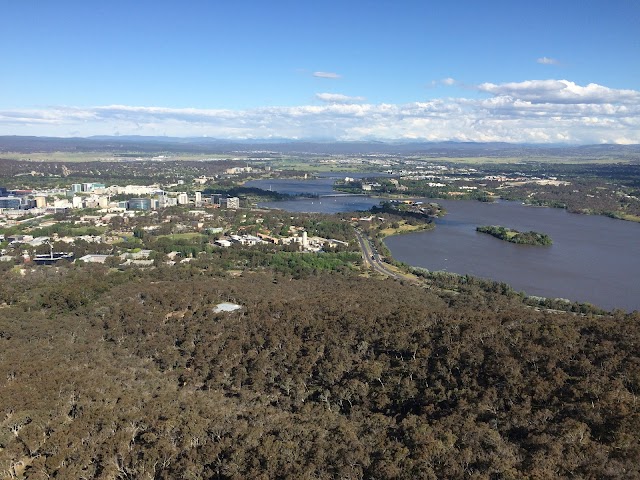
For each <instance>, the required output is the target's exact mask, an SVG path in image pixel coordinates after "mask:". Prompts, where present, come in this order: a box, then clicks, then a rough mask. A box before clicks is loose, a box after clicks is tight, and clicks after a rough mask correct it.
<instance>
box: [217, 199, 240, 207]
mask: <svg viewBox="0 0 640 480" xmlns="http://www.w3.org/2000/svg"><path fill="white" fill-rule="evenodd" d="M221 203H223V205H224V206H225V207H227V208H233V209H238V208H240V199H239V198H238V197H227V198H225V199H223V201H221Z"/></svg>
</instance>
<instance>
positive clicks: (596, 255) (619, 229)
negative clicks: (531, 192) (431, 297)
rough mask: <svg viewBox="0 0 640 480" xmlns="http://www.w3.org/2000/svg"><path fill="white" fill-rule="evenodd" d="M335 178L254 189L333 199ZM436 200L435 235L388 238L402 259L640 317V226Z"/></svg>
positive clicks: (329, 206)
mask: <svg viewBox="0 0 640 480" xmlns="http://www.w3.org/2000/svg"><path fill="white" fill-rule="evenodd" d="M346 175H349V176H353V175H352V174H346ZM366 176H369V175H366ZM335 178H340V177H338V176H334V178H332V177H328V178H321V179H314V180H306V181H305V180H273V181H270V180H259V181H256V182H252V183H253V185H250V186H258V187H260V188H265V189H268V188H269V185H271V186H272V189H273V190H275V191H278V192H282V193H307V194H318V195H324V194H329V193H331V185H332V183H333V181H334V179H335ZM265 184H266V187H265V186H264V185H265ZM307 187H308V188H307ZM427 200H428V199H427ZM435 201H437V202H438V203H440V204H441V205H442V206H444V208H445V209H446V210H447V215H446V216H444V217H443V218H440V219H437V220H436V228H435V229H434V230H431V231H426V232H419V233H411V234H405V235H398V236H394V237H389V238H387V239H386V240H385V243H386V245H387V247H388V248H389V250H390V251H391V253H392V254H393V256H394V258H396V259H397V260H400V261H402V262H405V263H407V264H409V265H414V266H418V267H424V268H427V269H429V270H433V271H436V270H444V271H448V272H454V273H459V274H469V275H474V276H477V277H482V278H488V279H492V280H496V281H500V282H505V283H508V284H509V285H511V286H512V287H513V288H514V289H515V290H518V291H524V292H525V293H526V294H528V295H536V296H542V297H560V298H567V299H569V300H572V301H579V302H589V303H592V304H594V305H598V306H600V307H603V308H606V309H614V308H622V309H625V310H628V311H631V310H640V281H638V276H639V274H640V224H638V223H632V222H625V221H622V220H614V219H611V218H607V217H601V216H590V215H577V214H572V213H568V212H566V211H565V210H560V209H553V208H540V207H530V206H525V205H522V204H520V203H517V202H503V201H499V202H496V203H481V202H477V201H468V200H435ZM379 202H380V199H377V198H371V197H364V196H359V197H336V198H332V197H324V198H318V199H308V198H306V199H305V198H297V199H295V200H290V201H284V202H266V203H264V204H260V205H261V206H265V207H269V208H282V209H285V210H288V211H293V212H321V213H336V212H346V211H350V210H366V209H368V208H370V207H371V206H372V205H377V204H379ZM480 225H502V226H505V227H509V228H514V229H516V230H520V231H528V230H535V231H538V232H541V233H546V234H548V235H549V236H550V237H551V238H552V239H553V245H551V246H547V247H534V246H528V245H515V244H512V243H508V242H504V241H502V240H498V239H497V238H494V237H492V236H490V235H487V234H482V233H478V232H476V231H475V229H476V227H477V226H480Z"/></svg>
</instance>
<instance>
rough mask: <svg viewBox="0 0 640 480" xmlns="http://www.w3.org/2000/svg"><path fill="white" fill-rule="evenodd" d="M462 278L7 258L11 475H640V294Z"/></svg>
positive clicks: (0, 363) (3, 421) (4, 358)
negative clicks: (575, 305) (564, 299)
mask: <svg viewBox="0 0 640 480" xmlns="http://www.w3.org/2000/svg"><path fill="white" fill-rule="evenodd" d="M448 281H449V284H447V285H440V286H439V285H438V284H437V281H435V280H433V279H432V280H431V283H429V284H422V285H409V284H406V283H402V282H398V281H394V280H390V279H387V280H381V279H375V278H364V277H361V276H358V275H357V273H356V272H353V271H343V272H342V273H326V272H324V273H323V272H322V271H317V272H316V273H309V274H307V275H297V276H296V278H294V277H292V276H291V275H290V274H286V273H284V274H283V273H278V272H276V271H273V270H269V269H267V270H264V271H261V272H259V273H256V272H251V271H250V270H245V271H244V272H243V273H242V274H241V275H240V276H235V277H233V276H229V275H228V274H227V273H224V272H222V271H220V270H206V269H203V268H200V267H197V266H194V265H185V266H180V267H174V268H171V269H169V268H163V267H160V268H156V269H152V270H146V271H145V270H138V269H129V270H124V271H118V270H109V269H107V268H106V267H103V266H95V267H94V266H89V265H85V266H83V267H73V266H70V267H65V268H43V269H39V270H34V271H26V272H25V273H24V274H20V273H17V272H15V270H6V271H4V272H3V273H2V276H1V277H0V352H1V353H2V354H1V355H0V478H28V479H47V478H65V479H81V478H84V479H133V478H136V479H175V478H184V479H197V478H213V479H215V478H218V479H241V478H318V479H319V478H352V479H357V478H374V479H376V478H377V479H383V478H407V479H409V478H432V479H436V478H479V479H480V478H491V479H498V478H505V479H507V478H513V479H515V478H532V479H548V478H609V479H615V478H640V441H639V434H638V432H639V431H640V412H639V407H640V401H639V399H638V394H639V391H640V360H639V358H638V345H639V344H640V328H639V326H640V315H639V314H638V313H637V312H636V313H632V314H625V313H623V312H613V313H612V314H608V315H595V314H591V313H587V314H576V313H566V312H559V311H557V310H545V309H540V308H532V307H530V306H527V305H525V304H524V303H523V301H522V298H521V297H520V296H518V295H515V294H513V293H510V292H508V291H505V290H504V288H501V286H500V285H499V284H490V283H486V282H485V283H480V282H475V283H474V282H473V281H462V280H460V281H458V282H454V283H451V282H452V281H451V279H449V280H448ZM440 287H442V288H440ZM444 287H446V288H444ZM220 302H233V303H236V304H238V305H241V306H242V308H241V309H240V310H237V311H235V312H230V313H215V312H214V308H215V306H216V305H217V304H218V303H220Z"/></svg>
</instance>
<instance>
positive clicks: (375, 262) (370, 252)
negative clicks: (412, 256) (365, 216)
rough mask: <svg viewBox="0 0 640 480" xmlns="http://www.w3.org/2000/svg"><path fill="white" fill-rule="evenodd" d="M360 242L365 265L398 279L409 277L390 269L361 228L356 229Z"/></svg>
mask: <svg viewBox="0 0 640 480" xmlns="http://www.w3.org/2000/svg"><path fill="white" fill-rule="evenodd" d="M354 231H355V234H356V238H357V239H358V243H359V244H360V250H362V258H364V263H365V265H368V266H370V267H371V268H372V269H373V270H374V271H375V272H377V273H379V274H381V275H386V276H388V277H392V278H397V279H398V280H407V279H409V277H407V276H405V275H402V274H399V273H396V272H394V271H392V270H390V269H389V267H388V266H387V264H386V263H385V262H383V261H382V260H381V259H380V254H379V253H377V252H376V251H375V250H374V248H373V245H371V241H370V240H369V238H367V237H366V236H365V235H364V234H363V233H362V232H360V230H358V229H357V228H355V229H354Z"/></svg>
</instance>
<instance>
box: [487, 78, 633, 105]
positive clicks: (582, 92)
mask: <svg viewBox="0 0 640 480" xmlns="http://www.w3.org/2000/svg"><path fill="white" fill-rule="evenodd" d="M476 88H477V89H478V90H479V91H481V92H486V93H491V94H493V95H496V96H509V97H512V98H517V99H519V100H527V101H530V102H533V103H576V104H577V103H584V104H593V103H596V104H597V103H615V104H627V103H629V104H638V103H639V102H640V92H638V91H636V90H616V89H613V88H608V87H604V86H602V85H598V84H596V83H590V84H588V85H587V86H584V87H583V86H580V85H577V84H575V83H574V82H570V81H568V80H528V81H525V82H518V83H515V82H514V83H500V84H494V83H483V84H481V85H478V86H477V87H476Z"/></svg>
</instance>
